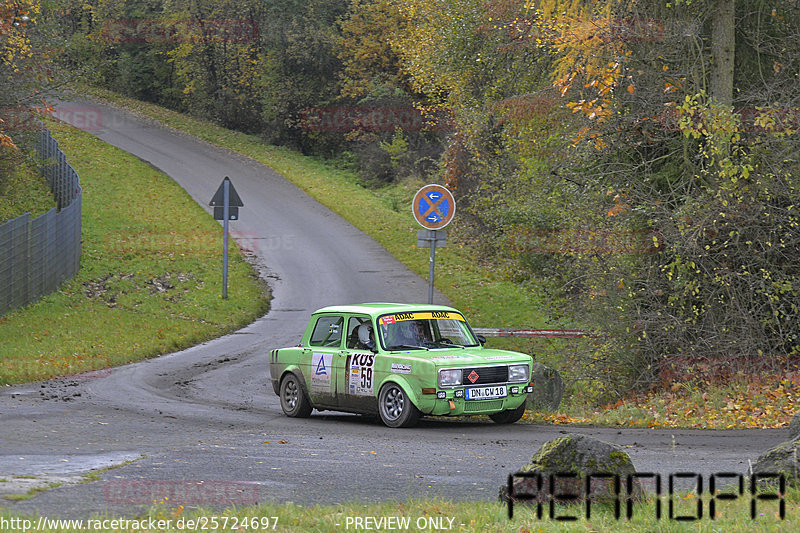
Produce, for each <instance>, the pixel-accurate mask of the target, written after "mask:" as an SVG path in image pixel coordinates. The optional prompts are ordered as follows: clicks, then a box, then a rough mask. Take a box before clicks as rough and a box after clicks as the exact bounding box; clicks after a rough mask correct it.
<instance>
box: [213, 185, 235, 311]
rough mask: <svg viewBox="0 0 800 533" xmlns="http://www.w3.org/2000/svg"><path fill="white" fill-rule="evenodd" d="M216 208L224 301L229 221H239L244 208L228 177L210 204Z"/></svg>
mask: <svg viewBox="0 0 800 533" xmlns="http://www.w3.org/2000/svg"><path fill="white" fill-rule="evenodd" d="M208 205H210V206H212V207H213V208H214V220H222V299H223V300H227V299H228V221H229V220H239V208H240V207H244V204H243V203H242V199H241V198H240V197H239V193H237V192H236V189H234V188H233V183H231V179H230V178H229V177H228V176H225V179H224V180H222V183H221V184H220V186H219V189H217V192H216V193H214V197H213V198H212V199H211V201H210V202H209V203H208Z"/></svg>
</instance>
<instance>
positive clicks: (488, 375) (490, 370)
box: [461, 365, 508, 387]
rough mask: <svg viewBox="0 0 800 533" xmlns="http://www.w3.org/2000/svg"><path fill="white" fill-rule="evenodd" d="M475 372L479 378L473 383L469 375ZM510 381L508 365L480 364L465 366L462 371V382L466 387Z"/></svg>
mask: <svg viewBox="0 0 800 533" xmlns="http://www.w3.org/2000/svg"><path fill="white" fill-rule="evenodd" d="M473 372H475V373H476V374H477V375H478V379H476V380H475V382H474V383H473V382H472V380H471V379H469V376H470V375H471V374H472V373H473ZM507 382H508V365H503V366H478V367H474V368H464V369H463V370H462V371H461V383H463V384H464V386H465V387H469V386H471V385H488V384H492V383H507Z"/></svg>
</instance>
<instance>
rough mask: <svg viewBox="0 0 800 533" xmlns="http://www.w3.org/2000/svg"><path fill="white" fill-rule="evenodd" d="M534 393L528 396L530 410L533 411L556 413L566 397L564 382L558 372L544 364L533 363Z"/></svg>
mask: <svg viewBox="0 0 800 533" xmlns="http://www.w3.org/2000/svg"><path fill="white" fill-rule="evenodd" d="M532 381H533V392H532V393H531V394H528V409H530V410H532V411H556V410H557V409H558V406H559V405H561V398H563V397H564V389H565V388H566V385H564V380H563V379H561V374H559V373H558V370H553V369H552V368H548V367H546V366H544V365H543V364H542V363H533V369H532Z"/></svg>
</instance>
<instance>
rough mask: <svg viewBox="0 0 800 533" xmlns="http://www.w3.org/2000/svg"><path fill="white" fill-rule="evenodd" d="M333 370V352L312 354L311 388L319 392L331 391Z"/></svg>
mask: <svg viewBox="0 0 800 533" xmlns="http://www.w3.org/2000/svg"><path fill="white" fill-rule="evenodd" d="M332 371H333V354H332V353H314V354H312V355H311V390H312V391H313V392H319V393H330V392H331V373H332Z"/></svg>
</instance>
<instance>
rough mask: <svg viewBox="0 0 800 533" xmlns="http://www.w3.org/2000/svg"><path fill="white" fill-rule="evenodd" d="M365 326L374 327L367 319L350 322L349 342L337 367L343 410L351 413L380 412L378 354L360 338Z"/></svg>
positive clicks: (351, 319)
mask: <svg viewBox="0 0 800 533" xmlns="http://www.w3.org/2000/svg"><path fill="white" fill-rule="evenodd" d="M362 324H367V325H370V326H371V325H372V319H371V318H370V317H369V316H367V315H352V316H349V317H348V320H347V338H346V341H345V346H344V350H342V352H341V357H338V358H336V360H335V361H334V366H335V367H336V375H337V390H338V391H340V392H339V395H338V396H339V406H340V408H342V409H344V410H348V411H355V412H367V413H372V412H376V405H377V404H376V400H375V389H374V387H375V359H376V357H377V354H376V353H375V352H374V351H373V350H372V349H370V348H368V347H367V346H366V345H364V344H363V343H362V342H361V341H360V340H359V338H358V329H359V327H360V326H361V325H362Z"/></svg>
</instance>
